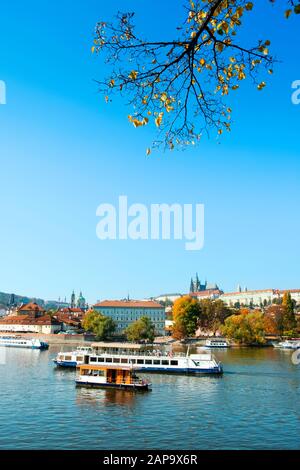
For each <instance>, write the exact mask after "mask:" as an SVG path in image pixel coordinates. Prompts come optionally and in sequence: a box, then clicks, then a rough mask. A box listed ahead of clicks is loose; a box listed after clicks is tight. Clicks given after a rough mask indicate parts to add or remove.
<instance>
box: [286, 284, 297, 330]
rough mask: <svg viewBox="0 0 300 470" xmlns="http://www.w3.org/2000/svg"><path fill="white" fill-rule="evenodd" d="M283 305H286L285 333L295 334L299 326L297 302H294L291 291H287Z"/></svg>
mask: <svg viewBox="0 0 300 470" xmlns="http://www.w3.org/2000/svg"><path fill="white" fill-rule="evenodd" d="M282 306H283V307H284V310H285V314H284V317H283V327H284V332H283V334H284V335H286V336H293V335H294V333H295V329H296V326H297V321H296V317H295V311H294V309H295V304H294V302H293V299H292V296H291V293H290V292H285V293H284V295H283V299H282Z"/></svg>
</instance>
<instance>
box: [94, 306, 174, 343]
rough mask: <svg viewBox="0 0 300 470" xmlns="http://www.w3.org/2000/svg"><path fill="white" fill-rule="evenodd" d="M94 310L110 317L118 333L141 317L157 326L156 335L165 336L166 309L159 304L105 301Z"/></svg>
mask: <svg viewBox="0 0 300 470" xmlns="http://www.w3.org/2000/svg"><path fill="white" fill-rule="evenodd" d="M93 308H94V310H96V311H98V312H100V313H102V314H103V315H105V316H107V317H110V318H112V319H113V320H114V322H115V323H116V325H117V327H116V333H117V334H122V333H123V332H124V330H125V329H126V328H127V327H128V326H129V325H130V324H132V323H133V322H135V321H136V320H139V319H140V318H141V317H148V318H150V320H151V321H152V323H154V325H155V334H156V335H158V336H164V335H165V309H164V307H162V305H160V304H159V303H158V302H154V301H149V300H148V301H145V300H140V301H138V300H104V301H103V302H99V303H97V304H96V305H94V307H93Z"/></svg>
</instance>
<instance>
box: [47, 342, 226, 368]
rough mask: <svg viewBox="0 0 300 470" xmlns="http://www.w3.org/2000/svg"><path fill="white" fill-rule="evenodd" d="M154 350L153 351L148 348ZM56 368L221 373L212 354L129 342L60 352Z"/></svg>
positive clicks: (219, 365)
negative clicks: (111, 367)
mask: <svg viewBox="0 0 300 470" xmlns="http://www.w3.org/2000/svg"><path fill="white" fill-rule="evenodd" d="M151 349H153V348H151ZM54 362H55V364H56V365H57V366H61V367H76V366H78V365H83V364H90V365H98V366H108V365H114V366H117V365H121V366H133V367H134V368H135V370H137V371H139V372H158V373H175V374H176V373H177V374H182V373H184V374H222V373H223V368H222V365H221V363H220V362H219V361H217V360H216V358H215V357H214V356H213V354H211V353H201V354H189V351H188V352H187V353H186V354H184V353H178V354H176V353H168V354H164V353H162V352H161V351H153V350H149V347H148V346H145V345H141V344H130V343H94V344H92V352H90V351H86V349H84V350H83V351H79V350H76V351H72V352H70V353H67V352H61V353H59V354H58V355H57V357H56V359H55V360H54Z"/></svg>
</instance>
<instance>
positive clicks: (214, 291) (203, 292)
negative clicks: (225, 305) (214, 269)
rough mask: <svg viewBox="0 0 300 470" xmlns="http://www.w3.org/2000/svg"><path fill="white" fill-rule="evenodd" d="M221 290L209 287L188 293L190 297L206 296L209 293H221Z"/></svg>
mask: <svg viewBox="0 0 300 470" xmlns="http://www.w3.org/2000/svg"><path fill="white" fill-rule="evenodd" d="M221 294H223V292H222V291H221V290H219V289H209V290H201V291H199V292H191V293H190V294H189V295H190V296H191V297H208V296H210V295H221Z"/></svg>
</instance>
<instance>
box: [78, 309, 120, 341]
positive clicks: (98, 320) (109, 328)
mask: <svg viewBox="0 0 300 470" xmlns="http://www.w3.org/2000/svg"><path fill="white" fill-rule="evenodd" d="M82 326H83V328H84V329H85V331H91V332H92V333H94V334H95V335H96V338H97V339H98V340H104V339H107V338H109V337H110V336H111V335H112V334H113V333H114V331H115V329H116V324H115V322H114V321H113V320H112V318H110V317H106V316H104V315H102V314H101V313H99V312H97V311H96V310H92V311H90V312H88V313H87V314H86V315H85V317H84V319H83V321H82Z"/></svg>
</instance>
